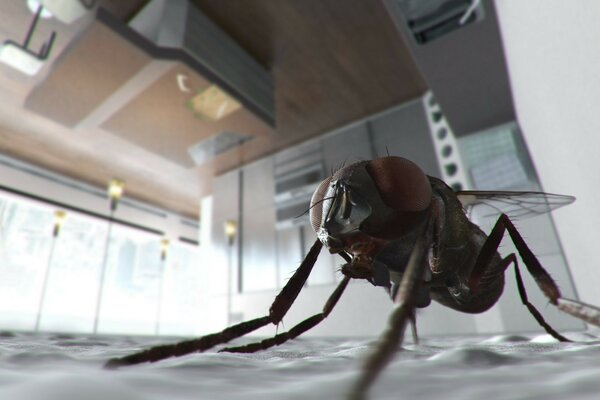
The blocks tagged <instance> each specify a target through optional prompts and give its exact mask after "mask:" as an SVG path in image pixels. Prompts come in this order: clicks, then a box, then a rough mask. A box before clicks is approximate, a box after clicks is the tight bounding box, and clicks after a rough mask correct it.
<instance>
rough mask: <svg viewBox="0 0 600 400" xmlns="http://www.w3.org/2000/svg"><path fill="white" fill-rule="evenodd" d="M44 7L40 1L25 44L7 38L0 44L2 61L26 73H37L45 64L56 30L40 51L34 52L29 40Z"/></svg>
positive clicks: (0, 58)
mask: <svg viewBox="0 0 600 400" xmlns="http://www.w3.org/2000/svg"><path fill="white" fill-rule="evenodd" d="M43 11H44V7H43V5H42V4H39V3H38V8H37V11H36V13H35V17H34V18H33V21H32V22H31V25H29V31H28V32H27V36H26V37H25V41H24V42H23V44H19V43H17V42H15V41H13V40H6V41H5V42H4V43H3V44H2V46H0V62H3V63H4V64H6V65H9V66H11V67H12V68H15V69H17V70H19V71H21V72H22V73H24V74H27V75H35V74H37V73H38V72H39V71H40V69H41V68H42V67H43V66H44V61H46V59H47V58H48V55H49V54H50V50H51V49H52V45H53V44H54V38H55V37H56V32H52V34H51V35H50V38H49V39H48V40H47V41H46V42H44V44H43V45H42V47H41V48H40V50H39V52H37V53H36V52H33V51H31V50H30V49H29V42H30V41H31V37H32V36H33V33H34V31H35V28H36V26H37V23H38V21H39V19H40V18H41V17H42V15H43Z"/></svg>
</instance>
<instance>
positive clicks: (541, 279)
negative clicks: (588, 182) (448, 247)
mask: <svg viewBox="0 0 600 400" xmlns="http://www.w3.org/2000/svg"><path fill="white" fill-rule="evenodd" d="M505 231H508V234H509V235H510V238H511V240H512V242H513V243H514V244H515V247H516V248H517V251H518V253H519V255H520V256H521V259H522V260H523V262H524V263H525V267H526V268H527V271H528V272H529V273H530V274H531V276H532V277H533V278H534V280H535V282H536V284H537V286H538V287H539V288H540V290H541V291H542V293H544V295H545V296H546V297H547V298H548V300H549V301H550V303H552V304H554V305H555V306H557V307H558V308H559V309H560V310H562V311H563V312H566V313H569V314H571V315H573V316H575V317H577V318H580V319H582V320H585V321H587V322H589V323H592V324H595V325H598V326H600V309H599V308H597V307H594V306H592V305H589V304H586V303H582V302H580V301H577V300H571V299H566V298H563V297H562V296H561V293H560V289H559V288H558V286H557V285H556V283H555V282H554V280H553V279H552V277H551V276H550V274H549V273H548V271H546V269H544V267H542V265H541V264H540V262H539V260H538V259H537V257H536V256H535V255H534V254H533V252H532V251H531V249H530V248H529V246H527V244H526V243H525V240H523V237H522V236H521V234H520V233H519V231H518V230H517V228H516V227H515V225H514V224H513V223H512V221H511V220H510V218H508V216H507V215H506V214H502V215H500V217H499V218H498V221H497V222H496V224H495V225H494V228H493V229H492V231H491V232H490V235H489V236H488V239H487V240H486V242H485V243H484V245H483V247H482V248H481V251H480V253H479V256H478V257H477V260H476V263H475V267H474V268H473V272H472V274H471V277H470V279H469V288H470V289H471V291H472V292H473V293H475V292H476V291H477V288H478V287H479V285H480V283H481V282H482V281H483V280H485V279H486V278H487V277H488V276H490V275H489V274H488V272H489V270H488V268H489V267H488V266H489V264H490V261H491V260H492V257H493V255H494V254H495V252H496V251H497V249H498V246H499V245H500V241H501V240H502V237H503V236H504V232H505ZM511 262H514V264H515V277H516V280H517V287H518V290H519V295H520V296H521V301H522V302H523V304H524V305H525V306H526V307H527V308H528V310H529V311H530V313H531V314H532V315H533V316H534V318H535V319H536V320H537V321H538V323H539V324H540V325H541V326H542V327H543V328H544V329H545V330H546V332H548V333H549V334H550V335H552V336H553V337H555V338H556V339H557V340H559V341H569V340H568V339H566V338H565V337H564V336H562V335H560V334H559V333H558V332H556V331H555V330H554V329H552V327H550V325H548V324H547V323H546V322H545V321H544V318H543V317H542V315H541V314H540V313H539V311H538V310H537V309H535V307H534V306H533V305H532V304H531V303H530V302H529V300H528V299H527V293H526V292H525V286H524V285H523V280H522V279H521V274H520V272H519V267H518V263H517V259H516V257H515V255H514V254H512V255H509V256H508V257H507V258H505V259H504V260H503V261H502V264H503V267H504V268H506V267H508V265H510V263H511ZM492 275H493V274H492ZM491 277H492V278H493V276H491Z"/></svg>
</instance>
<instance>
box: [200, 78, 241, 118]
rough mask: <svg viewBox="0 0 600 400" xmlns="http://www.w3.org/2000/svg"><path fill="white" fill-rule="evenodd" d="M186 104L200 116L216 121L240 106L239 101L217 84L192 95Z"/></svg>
mask: <svg viewBox="0 0 600 400" xmlns="http://www.w3.org/2000/svg"><path fill="white" fill-rule="evenodd" d="M188 106H189V107H190V108H191V109H192V110H193V111H194V112H195V113H196V115H197V116H199V117H200V118H206V119H209V120H211V121H218V120H220V119H222V118H225V117H226V116H228V115H229V114H231V113H233V112H235V111H237V110H239V109H240V108H241V105H240V103H239V102H238V101H237V100H235V99H234V98H233V97H231V96H230V95H228V94H227V93H225V92H224V91H223V90H221V89H220V88H219V87H218V86H217V85H210V86H209V87H207V88H206V89H204V90H203V91H201V92H200V93H198V94H197V95H196V96H194V97H192V99H191V100H190V101H189V103H188Z"/></svg>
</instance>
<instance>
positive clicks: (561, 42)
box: [496, 0, 600, 305]
mask: <svg viewBox="0 0 600 400" xmlns="http://www.w3.org/2000/svg"><path fill="white" fill-rule="evenodd" d="M496 7H497V11H498V17H499V19H500V27H501V31H502V37H503V41H504V48H505V52H506V57H507V63H508V69H509V74H510V80H511V86H512V90H513V96H514V102H515V107H516V111H517V115H518V120H519V123H520V126H521V128H522V131H523V134H524V137H525V140H526V142H527V145H528V147H529V151H530V153H531V157H532V159H533V162H534V165H535V167H536V169H537V172H538V174H539V177H540V181H541V184H542V186H543V189H544V190H545V191H548V192H555V193H565V194H570V195H575V196H576V197H577V201H576V203H575V204H573V205H571V206H569V207H565V208H563V209H560V210H558V211H556V212H555V213H554V218H555V222H556V226H557V229H558V231H559V235H560V238H561V241H562V244H563V247H564V251H565V254H566V256H567V260H568V263H569V265H570V269H571V272H572V274H573V278H574V282H575V285H576V289H577V292H578V294H579V296H580V298H581V300H583V301H586V302H590V303H594V304H599V305H600V290H598V288H599V287H600V269H599V266H598V262H597V260H598V257H597V248H598V244H599V243H600V229H598V224H599V223H600V207H599V206H598V199H600V165H599V164H598V158H599V156H598V155H599V153H600V118H599V117H598V114H599V110H600V72H599V71H600V45H599V43H600V23H599V17H600V2H599V1H597V0H578V1H562V0H527V1H523V0H496Z"/></svg>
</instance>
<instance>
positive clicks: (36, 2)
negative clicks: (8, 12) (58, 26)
mask: <svg viewBox="0 0 600 400" xmlns="http://www.w3.org/2000/svg"><path fill="white" fill-rule="evenodd" d="M40 7H42V8H43V7H44V4H43V1H42V2H40V0H27V8H29V11H31V12H32V13H33V14H35V13H37V12H38V10H39V8H40ZM40 18H43V19H48V18H52V13H51V12H50V11H49V10H48V9H47V8H43V9H42V13H41V14H40Z"/></svg>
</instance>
